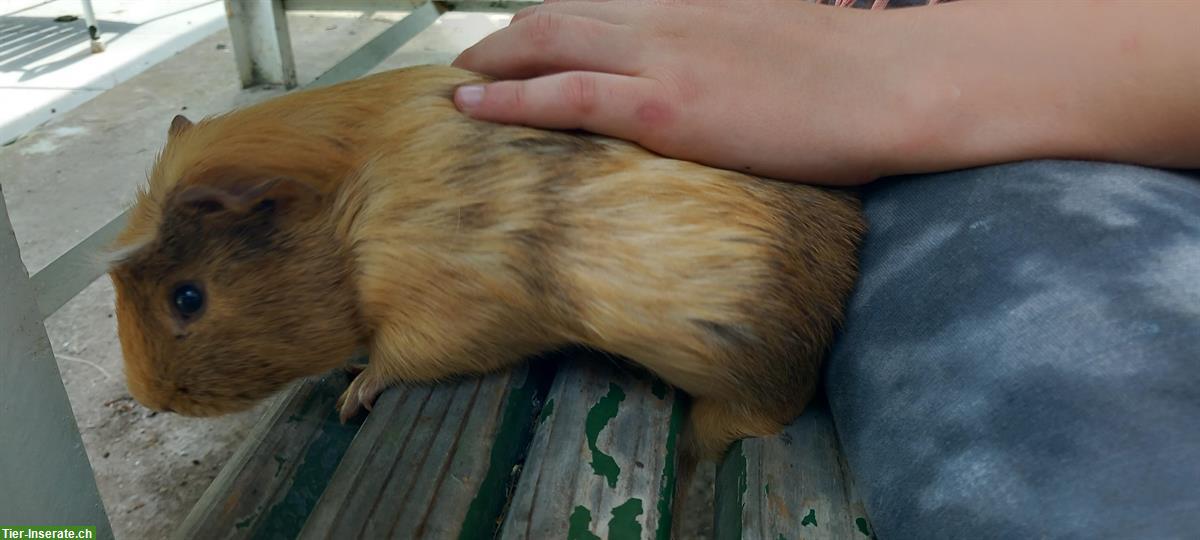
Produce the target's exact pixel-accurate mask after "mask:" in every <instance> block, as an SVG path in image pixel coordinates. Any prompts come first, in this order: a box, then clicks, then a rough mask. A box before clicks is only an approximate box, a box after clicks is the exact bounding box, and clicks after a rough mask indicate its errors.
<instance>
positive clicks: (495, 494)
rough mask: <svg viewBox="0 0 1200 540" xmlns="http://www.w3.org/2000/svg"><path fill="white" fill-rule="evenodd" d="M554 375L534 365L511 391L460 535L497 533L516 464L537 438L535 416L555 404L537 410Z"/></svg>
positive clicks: (468, 536) (474, 536)
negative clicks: (535, 408) (481, 479)
mask: <svg viewBox="0 0 1200 540" xmlns="http://www.w3.org/2000/svg"><path fill="white" fill-rule="evenodd" d="M553 375H554V374H553V372H547V371H544V370H539V369H536V367H534V366H530V367H528V368H527V370H526V371H525V373H524V379H525V380H524V381H522V382H521V383H520V386H518V387H516V388H513V389H512V390H511V391H510V392H509V394H508V397H507V398H506V399H505V403H504V412H502V413H501V418H500V425H499V426H498V427H497V428H496V440H494V441H492V449H491V452H489V454H488V468H487V473H485V474H484V477H483V481H481V482H480V483H479V488H478V489H477V490H476V492H475V498H473V499H471V506H469V507H468V508H467V515H466V517H465V518H463V525H462V529H461V530H460V531H459V534H458V537H459V538H491V537H492V536H494V535H495V534H496V528H497V527H498V523H497V522H498V521H499V517H500V514H501V513H503V512H504V506H505V504H506V503H507V502H508V493H509V490H510V489H511V488H512V486H513V484H514V483H515V479H516V478H515V474H514V467H515V466H516V465H518V464H519V463H520V462H521V461H522V460H523V459H524V458H523V454H524V452H525V450H526V448H527V447H528V446H529V440H530V439H531V438H532V437H533V422H534V419H535V418H539V417H544V416H545V415H546V414H547V413H546V408H548V407H553V406H554V403H553V401H552V400H551V401H549V402H547V403H546V405H545V406H544V407H543V408H542V410H541V411H539V412H535V411H534V407H535V406H536V404H537V403H538V402H540V401H541V400H542V399H543V398H544V397H545V396H546V393H547V392H548V391H549V388H550V381H551V380H552V379H553Z"/></svg>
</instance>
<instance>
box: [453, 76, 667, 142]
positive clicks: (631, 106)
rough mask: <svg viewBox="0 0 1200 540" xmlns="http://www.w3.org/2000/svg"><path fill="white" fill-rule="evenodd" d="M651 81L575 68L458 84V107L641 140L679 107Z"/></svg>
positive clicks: (481, 115)
mask: <svg viewBox="0 0 1200 540" xmlns="http://www.w3.org/2000/svg"><path fill="white" fill-rule="evenodd" d="M658 89H659V85H658V83H656V82H655V81H653V80H651V79H645V78H641V77H632V76H627V75H614V74H610V73H594V72H586V71H574V72H567V73H558V74H554V75H547V76H544V77H538V78H535V79H529V80H524V81H500V82H494V83H489V84H484V85H469V86H460V87H459V88H458V89H456V90H455V92H454V103H455V105H456V106H457V107H458V108H459V110H461V111H462V112H464V113H465V114H467V115H468V116H470V117H472V118H476V119H479V120H486V121H491V122H500V123H508V124H523V125H527V126H533V127H541V128H549V129H583V130H586V131H591V132H593V133H599V134H602V135H609V136H612V137H618V138H622V139H628V140H632V141H638V142H641V141H643V140H645V139H646V138H647V137H650V136H651V135H653V134H654V133H657V132H660V131H662V130H663V129H664V128H665V127H667V126H668V125H669V124H670V123H671V120H672V118H673V116H674V113H675V111H674V110H673V108H672V107H671V106H669V105H668V104H667V103H668V101H667V99H666V98H665V96H664V95H662V92H659V91H658Z"/></svg>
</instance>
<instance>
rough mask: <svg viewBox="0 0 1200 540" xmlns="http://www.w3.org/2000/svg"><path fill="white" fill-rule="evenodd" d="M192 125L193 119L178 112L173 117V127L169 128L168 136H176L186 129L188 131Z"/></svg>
mask: <svg viewBox="0 0 1200 540" xmlns="http://www.w3.org/2000/svg"><path fill="white" fill-rule="evenodd" d="M190 127H192V121H191V120H188V119H187V117H186V116H184V115H182V114H177V115H175V118H172V119H171V129H168V130H167V136H168V137H174V136H176V135H179V134H180V133H183V132H184V131H187V129H188V128H190Z"/></svg>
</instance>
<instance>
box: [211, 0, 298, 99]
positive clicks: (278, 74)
mask: <svg viewBox="0 0 1200 540" xmlns="http://www.w3.org/2000/svg"><path fill="white" fill-rule="evenodd" d="M225 15H226V18H227V19H228V21H229V33H230V36H231V38H232V39H233V55H234V57H235V58H236V60H237V68H238V75H239V76H240V77H241V79H242V87H244V88H249V87H251V86H255V85H258V84H282V85H283V86H285V87H287V88H294V87H295V86H296V84H297V82H296V61H295V59H294V58H293V57H292V38H291V35H290V34H289V33H288V24H287V16H286V15H285V13H284V8H283V0H225Z"/></svg>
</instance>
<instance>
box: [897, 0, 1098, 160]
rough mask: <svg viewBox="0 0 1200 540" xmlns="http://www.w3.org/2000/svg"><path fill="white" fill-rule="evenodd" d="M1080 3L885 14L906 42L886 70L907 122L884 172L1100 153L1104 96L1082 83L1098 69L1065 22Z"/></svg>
mask: <svg viewBox="0 0 1200 540" xmlns="http://www.w3.org/2000/svg"><path fill="white" fill-rule="evenodd" d="M1035 7H1036V9H1034V8H1035ZM1086 9H1087V7H1086V6H1080V5H1072V4H1067V5H1047V4H1040V3H1039V4H1038V5H1037V6H1033V5H1030V4H1026V3H1012V4H1010V3H1007V2H1004V3H986V2H979V3H971V2H966V3H961V4H947V5H942V6H937V7H932V8H922V9H907V10H899V11H898V12H897V13H895V14H891V15H890V19H889V20H888V21H887V23H888V24H889V25H890V31H892V32H893V37H895V38H897V39H896V41H895V42H896V43H905V44H906V45H907V46H908V47H907V51H906V53H907V57H906V58H905V60H904V62H903V64H902V69H901V71H902V72H900V73H896V74H895V76H894V77H893V80H895V81H897V82H896V83H895V86H896V92H897V93H898V94H899V95H901V96H903V97H902V98H901V99H900V100H899V101H900V102H901V103H903V104H904V105H905V106H904V107H901V108H899V111H898V114H897V115H896V116H897V121H900V122H903V123H904V124H905V126H906V129H904V130H902V131H901V132H902V133H903V134H904V136H903V137H902V138H901V139H899V140H896V141H892V145H891V147H890V149H889V155H890V158H889V159H887V160H885V168H884V170H883V171H882V172H883V173H884V174H885V175H892V174H909V173H919V172H934V171H942V170H949V169H956V168H963V167H970V166H978V165H985V164H992V163H1001V162H1006V161H1015V160H1027V159H1038V158H1086V157H1090V156H1092V155H1095V154H1097V153H1100V152H1099V149H1100V148H1102V147H1103V145H1104V141H1100V140H1097V139H1096V138H1095V135H1094V134H1095V133H1098V131H1097V125H1096V124H1097V119H1098V115H1097V107H1098V106H1102V105H1101V104H1100V103H1098V102H1097V101H1096V99H1094V97H1093V96H1084V95H1081V92H1082V91H1086V90H1088V89H1092V88H1097V87H1099V86H1100V85H1102V84H1103V80H1099V79H1102V78H1103V70H1101V71H1100V72H1098V71H1097V70H1096V69H1093V68H1094V67H1095V66H1096V65H1097V61H1096V58H1095V53H1094V50H1092V49H1091V48H1090V45H1091V44H1090V43H1088V42H1087V36H1086V32H1080V31H1079V30H1080V27H1079V26H1078V25H1077V24H1073V23H1071V22H1070V20H1075V21H1076V22H1078V19H1079V17H1080V11H1081V10H1082V11H1086Z"/></svg>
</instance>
